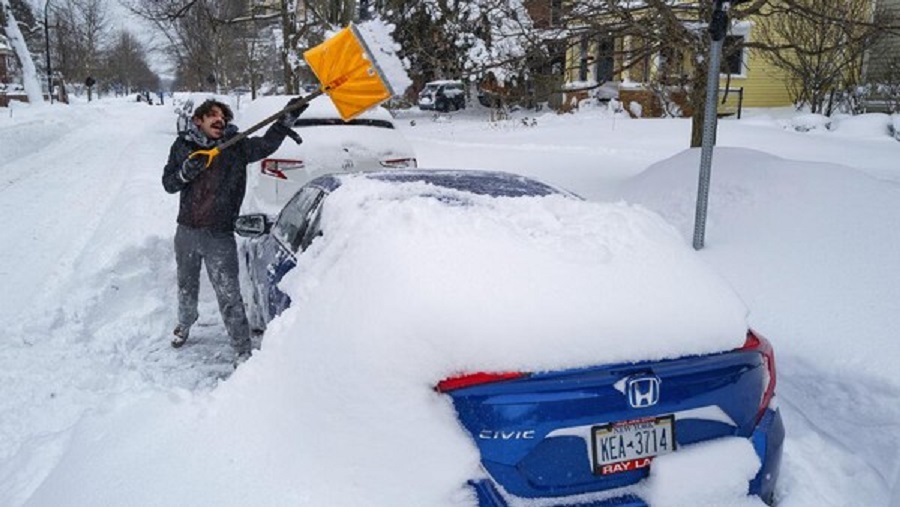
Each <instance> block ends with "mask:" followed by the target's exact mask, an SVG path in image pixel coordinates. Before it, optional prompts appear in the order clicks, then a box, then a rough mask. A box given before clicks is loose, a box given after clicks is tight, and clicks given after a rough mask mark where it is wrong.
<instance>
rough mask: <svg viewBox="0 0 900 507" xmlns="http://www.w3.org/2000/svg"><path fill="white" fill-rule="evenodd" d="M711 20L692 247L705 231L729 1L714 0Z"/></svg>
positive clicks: (696, 247)
mask: <svg viewBox="0 0 900 507" xmlns="http://www.w3.org/2000/svg"><path fill="white" fill-rule="evenodd" d="M715 2H716V6H715V10H713V16H712V22H710V24H709V35H710V48H709V72H708V73H707V78H706V110H705V112H704V116H703V144H702V148H701V151H700V182H699V184H698V187H697V210H696V213H695V215H694V250H700V249H701V248H703V240H704V235H705V234H706V211H707V207H708V205H709V180H710V176H711V172H712V156H713V145H714V144H715V142H716V122H717V118H718V102H719V69H720V66H721V62H722V47H723V46H724V45H725V34H726V32H727V31H728V8H729V7H730V5H731V2H728V1H723V0H715Z"/></svg>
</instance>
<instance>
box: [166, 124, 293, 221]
mask: <svg viewBox="0 0 900 507" xmlns="http://www.w3.org/2000/svg"><path fill="white" fill-rule="evenodd" d="M191 127H192V128H190V129H188V130H186V131H184V132H181V133H179V135H178V138H177V139H175V142H174V143H173V144H172V148H171V149H170V150H169V161H168V163H166V167H165V168H164V169H163V176H162V184H163V188H165V189H166V192H169V193H170V194H174V193H176V192H181V202H180V206H179V209H178V223H179V224H181V225H185V226H188V227H193V228H206V229H210V230H214V231H221V232H232V231H234V219H235V218H237V216H238V214H239V213H240V210H241V204H242V203H243V202H244V193H245V192H246V187H247V164H249V163H250V162H256V161H257V160H262V159H263V158H265V157H267V156H269V155H271V154H272V153H274V152H275V150H277V149H278V147H279V146H281V143H282V141H284V137H285V135H286V134H287V133H288V127H285V126H284V125H280V124H279V123H274V124H272V126H271V127H269V129H268V130H267V131H266V133H265V135H263V136H259V137H249V138H246V139H243V140H241V141H239V142H237V143H236V144H234V145H233V146H230V147H228V148H227V149H225V150H223V151H222V152H221V153H219V155H218V156H217V157H216V158H215V159H213V163H212V165H211V166H209V167H208V168H206V169H205V170H204V171H203V172H202V173H200V175H199V176H197V177H196V178H195V179H194V180H193V181H190V182H187V183H185V182H184V181H183V180H182V179H181V177H180V176H179V171H181V165H182V163H184V161H185V160H187V157H188V155H190V154H191V153H192V152H194V151H196V150H201V149H209V148H211V147H213V146H215V145H216V144H218V142H224V141H225V140H226V139H229V138H231V137H233V136H234V135H237V128H236V127H234V126H232V125H229V126H228V127H227V128H226V129H225V134H224V135H223V136H222V138H221V139H220V140H218V141H210V140H207V139H206V137H205V136H204V135H203V134H202V133H200V132H199V130H197V129H196V127H195V126H193V125H191Z"/></svg>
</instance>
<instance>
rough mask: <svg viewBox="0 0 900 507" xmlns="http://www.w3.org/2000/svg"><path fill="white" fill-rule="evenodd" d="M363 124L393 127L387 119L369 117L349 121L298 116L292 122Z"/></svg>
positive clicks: (321, 124) (309, 125)
mask: <svg viewBox="0 0 900 507" xmlns="http://www.w3.org/2000/svg"><path fill="white" fill-rule="evenodd" d="M336 125H339V126H363V127H380V128H386V129H392V128H394V124H393V123H391V122H390V121H388V120H376V119H370V118H355V119H352V120H350V121H344V120H342V119H340V118H303V117H300V118H298V119H297V121H296V122H294V127H321V126H325V127H329V126H336Z"/></svg>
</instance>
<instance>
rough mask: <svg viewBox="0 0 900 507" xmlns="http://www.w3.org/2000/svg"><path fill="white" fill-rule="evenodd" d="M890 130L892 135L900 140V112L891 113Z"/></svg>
mask: <svg viewBox="0 0 900 507" xmlns="http://www.w3.org/2000/svg"><path fill="white" fill-rule="evenodd" d="M888 132H889V133H890V134H891V137H893V138H894V139H896V140H898V141H900V114H897V113H895V114H893V115H891V123H890V124H888Z"/></svg>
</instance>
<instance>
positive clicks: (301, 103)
mask: <svg viewBox="0 0 900 507" xmlns="http://www.w3.org/2000/svg"><path fill="white" fill-rule="evenodd" d="M324 93H325V89H324V88H319V89H318V90H316V91H314V92H312V93H310V94H309V95H307V96H305V97H303V98H302V99H301V100H299V101H297V103H296V104H291V105H290V106H285V107H284V108H283V109H281V110H279V111H278V112H276V113H273V114H271V115H270V116H268V117H266V118H265V119H263V120H260V121H259V122H258V123H256V124H255V125H253V126H252V127H250V128H248V129H247V130H245V131H243V132H241V133H240V134H238V135H236V136H234V137H232V138H231V139H229V140H227V141H225V142H224V143H222V144H220V145H219V146H217V148H218V151H222V150H224V149H225V148H228V147H229V146H231V145H233V144H234V143H236V142H238V141H240V140H241V139H244V138H245V137H247V136H249V135H250V134H252V133H254V132H256V131H257V130H259V129H261V128H263V127H265V126H266V125H268V124H270V123H272V122H273V121H275V120H277V119H278V118H280V117H281V115H283V114H284V113H290V112H291V111H294V110H297V109H300V108H301V107H303V106H304V105H306V104H309V103H310V102H311V101H312V100H313V99H314V98H316V97H318V96H319V95H322V94H324ZM214 149H215V148H214ZM210 151H211V150H210ZM194 153H199V152H196V151H195V152H194ZM216 155H218V153H216ZM214 156H215V155H214ZM210 161H212V159H210Z"/></svg>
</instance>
